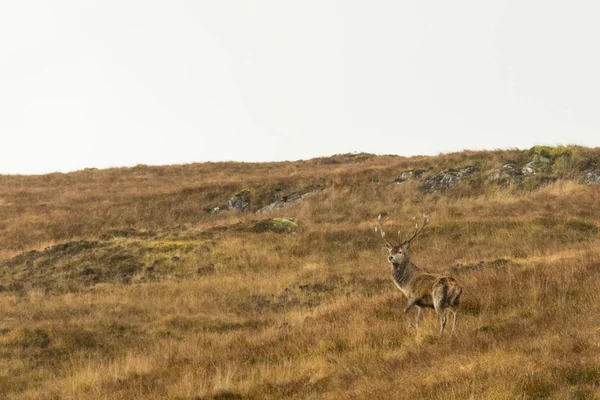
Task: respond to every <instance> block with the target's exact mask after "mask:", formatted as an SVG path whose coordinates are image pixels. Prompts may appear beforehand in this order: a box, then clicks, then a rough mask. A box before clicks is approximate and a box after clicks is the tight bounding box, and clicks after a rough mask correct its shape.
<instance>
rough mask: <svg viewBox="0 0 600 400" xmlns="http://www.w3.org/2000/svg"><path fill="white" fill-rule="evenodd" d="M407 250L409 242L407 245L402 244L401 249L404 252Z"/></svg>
mask: <svg viewBox="0 0 600 400" xmlns="http://www.w3.org/2000/svg"><path fill="white" fill-rule="evenodd" d="M409 248H410V242H408V243H402V249H403V250H404V251H406V250H408V249H409Z"/></svg>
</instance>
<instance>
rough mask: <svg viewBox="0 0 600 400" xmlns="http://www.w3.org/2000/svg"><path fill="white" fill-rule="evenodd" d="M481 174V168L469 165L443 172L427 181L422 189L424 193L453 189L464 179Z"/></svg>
mask: <svg viewBox="0 0 600 400" xmlns="http://www.w3.org/2000/svg"><path fill="white" fill-rule="evenodd" d="M476 172H479V168H478V167H475V166H473V165H469V166H466V167H462V168H457V169H449V170H446V171H442V172H440V173H438V174H437V175H435V176H432V177H431V178H429V179H427V180H426V181H425V182H424V183H423V186H422V187H421V189H422V190H423V192H424V193H434V192H438V191H441V190H445V189H451V188H452V187H454V186H456V184H457V183H458V182H460V181H461V180H462V179H464V178H466V177H468V176H471V175H473V174H475V173H476Z"/></svg>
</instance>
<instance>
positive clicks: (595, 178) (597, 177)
mask: <svg viewBox="0 0 600 400" xmlns="http://www.w3.org/2000/svg"><path fill="white" fill-rule="evenodd" d="M581 181H582V182H583V183H584V184H585V185H588V186H600V172H599V171H597V170H587V171H584V172H583V176H582V177H581Z"/></svg>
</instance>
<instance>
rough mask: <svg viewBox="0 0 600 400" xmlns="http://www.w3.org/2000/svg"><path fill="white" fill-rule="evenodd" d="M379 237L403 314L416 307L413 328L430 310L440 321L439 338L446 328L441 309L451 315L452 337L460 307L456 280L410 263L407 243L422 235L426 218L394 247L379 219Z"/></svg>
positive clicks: (459, 292) (459, 291)
mask: <svg viewBox="0 0 600 400" xmlns="http://www.w3.org/2000/svg"><path fill="white" fill-rule="evenodd" d="M378 221H379V228H380V229H381V236H382V238H383V239H384V240H385V242H386V244H387V246H388V249H389V252H390V254H389V256H388V261H389V263H390V264H391V267H392V279H393V281H394V284H395V285H396V286H397V287H398V289H400V291H402V293H403V294H404V295H405V296H406V298H407V299H408V303H407V305H406V307H405V308H404V313H405V314H406V313H408V312H409V311H410V310H411V309H412V308H413V307H417V309H418V312H417V324H418V322H419V321H420V320H421V319H422V317H423V309H424V308H433V309H434V310H435V311H436V312H437V314H438V316H439V318H440V334H442V333H443V332H444V328H445V326H446V313H445V309H446V308H448V309H450V311H451V312H452V313H453V316H454V320H453V323H452V333H454V328H455V325H456V313H457V311H458V306H459V304H460V296H461V294H462V288H461V287H460V286H459V285H458V283H457V282H456V280H455V279H454V278H452V277H450V276H443V275H437V274H432V273H429V272H427V271H425V270H422V269H421V268H419V267H417V266H416V265H415V264H414V263H413V262H412V261H411V259H410V256H409V252H408V251H409V247H410V243H411V241H412V240H413V239H414V238H415V237H416V236H417V235H418V234H419V233H421V232H422V231H423V228H425V226H426V225H427V222H428V221H427V218H425V221H424V223H423V226H422V227H421V229H418V227H417V230H416V231H415V233H414V234H413V236H412V237H411V238H410V239H409V240H406V241H404V242H403V243H401V244H400V245H398V246H395V245H393V244H391V243H390V242H389V241H388V240H387V239H386V238H385V232H384V231H383V228H382V227H381V217H379V218H378Z"/></svg>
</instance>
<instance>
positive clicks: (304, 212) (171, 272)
mask: <svg viewBox="0 0 600 400" xmlns="http://www.w3.org/2000/svg"><path fill="white" fill-rule="evenodd" d="M551 150H552V149H551ZM569 150H570V151H571V152H572V155H571V156H570V157H569V158H568V159H565V158H564V156H563V155H562V154H561V155H560V157H559V158H557V159H556V160H555V163H554V166H553V170H552V171H550V172H548V173H549V174H552V176H553V177H554V178H556V179H558V180H556V181H555V182H554V183H551V184H548V185H544V186H539V187H538V186H537V185H534V184H530V185H529V186H528V185H520V186H518V185H509V186H508V187H505V186H500V185H496V184H493V183H492V182H490V181H488V180H487V179H486V176H487V174H488V173H489V172H490V171H491V170H492V169H494V168H498V167H500V166H501V165H502V164H504V163H507V162H513V163H520V164H523V163H525V162H527V160H528V158H529V157H530V156H531V154H532V152H531V151H530V152H527V151H517V150H510V151H495V152H463V153H456V154H449V155H441V156H438V157H415V158H400V157H392V156H379V157H375V156H370V155H364V154H358V155H345V156H344V155H342V156H335V157H332V158H325V159H316V160H310V161H301V162H293V163H292V162H289V163H271V164H244V163H220V164H218V163H217V164H210V163H209V164H195V165H182V166H171V167H146V166H139V167H135V168H130V169H114V170H100V171H98V170H86V171H80V172H76V173H72V174H66V175H62V174H52V175H46V176H0V221H1V222H0V228H1V230H0V239H1V241H0V243H1V245H0V259H4V261H0V285H2V287H3V291H2V292H0V310H2V314H1V315H0V394H1V396H0V397H2V398H8V399H159V398H173V399H246V398H248V399H282V398H297V399H305V398H306V399H340V398H344V399H364V398H394V399H396V398H397V399H421V398H422V399H447V398H452V399H542V398H554V399H569V398H572V399H589V398H600V320H599V319H598V316H599V315H600V247H599V243H600V242H599V236H598V235H599V232H598V226H599V224H600V215H599V214H598V211H597V210H599V209H600V196H599V195H600V191H599V189H598V187H590V186H585V185H582V184H581V183H579V182H578V181H577V174H578V173H580V171H581V170H582V168H588V167H589V166H590V165H591V166H594V165H595V164H594V163H595V162H596V160H598V159H600V157H599V156H600V151H598V150H596V149H585V148H569ZM532 151H538V150H535V149H534V150H532ZM541 151H548V150H547V149H542V150H541ZM553 154H554V153H553ZM561 157H562V158H561ZM464 165H477V166H479V167H480V170H481V172H480V173H479V174H477V175H476V176H474V177H470V178H469V179H467V180H465V181H464V182H461V183H460V184H459V185H457V186H456V187H454V188H453V189H450V190H448V191H443V192H440V193H434V194H423V193H422V192H421V190H420V184H421V182H419V181H409V182H406V183H404V184H402V185H390V184H389V183H390V182H392V181H393V180H394V179H395V178H396V177H397V176H398V175H399V173H400V172H401V171H402V170H405V169H409V168H423V169H429V170H428V172H427V175H426V177H427V176H431V175H433V174H435V173H437V172H438V171H440V170H445V169H448V168H452V167H461V166H464ZM582 165H583V166H582ZM578 171H579V172H578ZM243 188H249V189H250V191H251V193H252V202H251V206H250V208H251V211H255V210H256V209H258V208H260V206H262V205H265V204H268V203H269V202H270V201H272V200H273V196H274V194H273V193H274V192H275V191H276V189H281V190H282V191H284V192H286V193H291V192H294V191H299V192H303V191H308V190H315V194H313V195H312V196H310V197H307V198H306V199H305V200H303V201H301V202H298V203H295V204H292V205H289V206H288V207H286V208H284V209H283V210H281V211H275V212H272V213H269V214H268V215H257V214H254V213H253V212H247V213H235V212H222V213H220V214H216V215H215V214H210V213H208V212H207V211H206V210H208V209H210V208H212V207H215V206H222V205H224V204H225V203H226V202H227V199H228V198H229V197H231V195H232V194H234V193H236V192H238V191H239V190H241V189H243ZM422 211H426V212H428V213H429V214H430V219H431V225H430V227H429V228H428V230H427V231H426V232H425V233H424V234H423V235H422V237H420V238H419V239H417V241H416V242H415V243H414V245H413V259H414V261H415V262H416V263H417V264H418V265H419V266H421V267H425V268H427V269H429V270H431V271H435V272H440V273H452V274H453V275H454V276H455V277H456V278H457V279H458V280H459V281H460V283H461V284H462V286H463V287H464V295H463V302H462V305H461V311H460V312H459V317H458V324H457V332H456V335H455V336H453V337H451V336H448V335H445V336H442V337H439V336H438V334H437V319H436V318H435V317H434V314H433V312H431V311H428V312H426V313H425V320H424V322H423V324H422V325H421V326H420V327H419V329H418V331H414V330H408V329H407V328H406V325H405V322H404V317H403V315H402V309H403V307H404V305H405V303H406V300H405V299H404V298H403V296H402V294H401V293H400V292H399V291H398V290H397V289H395V288H394V286H393V285H392V282H391V278H390V271H389V266H388V265H387V264H386V262H385V252H384V251H383V250H382V242H381V240H380V239H379V238H378V237H377V236H376V235H375V233H374V232H373V225H374V222H375V219H374V218H375V216H376V215H377V214H378V213H380V212H386V213H388V214H389V215H390V216H391V217H392V218H391V221H390V223H389V231H390V232H393V231H394V230H396V229H400V230H401V231H402V232H409V231H410V230H411V227H412V221H411V220H410V217H412V216H415V215H419V214H420V212H422ZM275 217H289V218H293V219H294V220H295V221H297V222H298V224H299V226H300V228H299V229H298V231H296V232H294V233H276V232H270V231H269V230H268V229H267V231H265V232H263V231H257V230H255V229H253V226H254V223H255V221H257V220H261V219H264V218H275ZM82 239H84V240H85V241H84V242H79V240H82ZM74 241H77V243H75V244H73V243H72V244H70V245H69V246H67V247H54V248H52V247H51V248H50V249H49V250H46V251H42V250H43V249H44V248H47V247H49V246H53V245H55V244H56V243H64V242H74ZM32 249H36V250H39V252H38V253H27V252H28V251H29V250H32ZM23 252H25V253H23ZM22 253H23V254H22ZM19 254H22V255H19ZM13 257H16V258H13ZM149 267H151V268H149Z"/></svg>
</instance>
